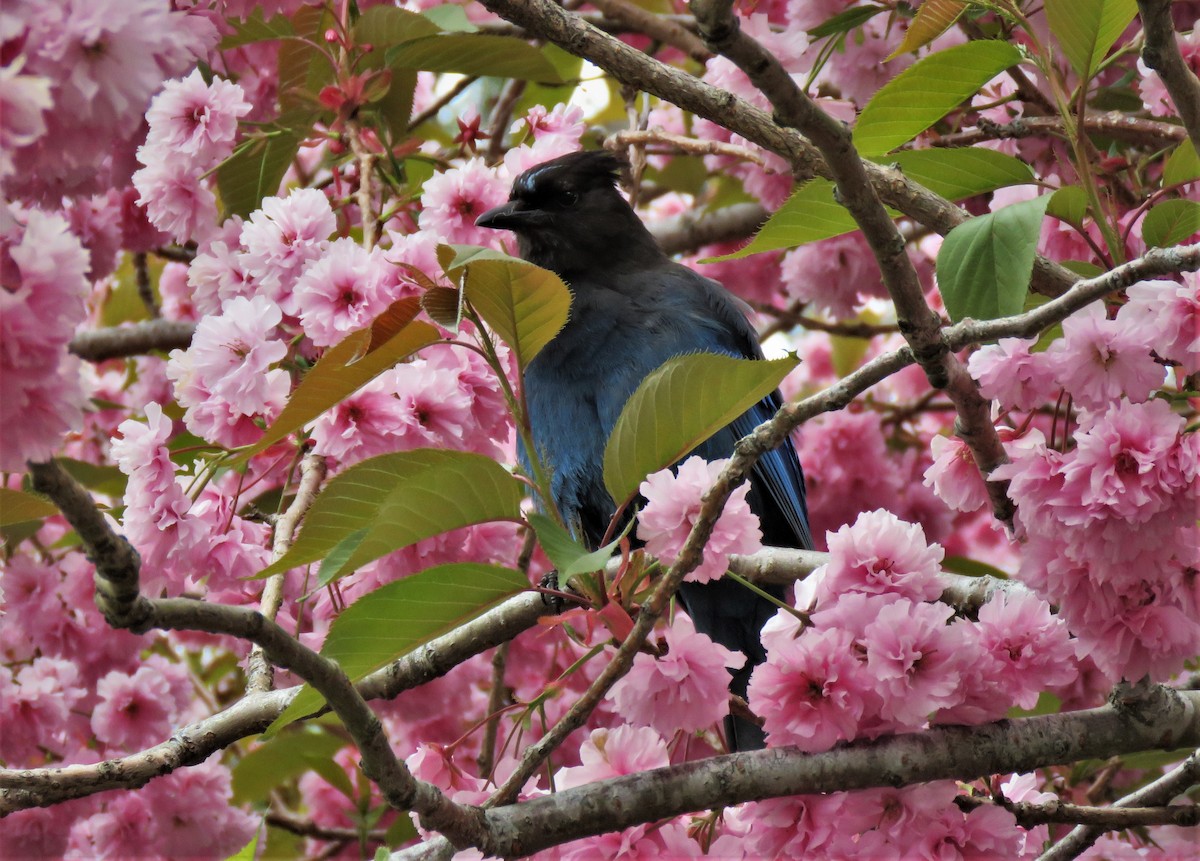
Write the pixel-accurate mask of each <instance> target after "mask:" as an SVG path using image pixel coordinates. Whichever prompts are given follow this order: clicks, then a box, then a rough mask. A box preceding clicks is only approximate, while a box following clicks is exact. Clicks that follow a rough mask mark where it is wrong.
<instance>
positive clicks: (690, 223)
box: [650, 203, 771, 254]
mask: <svg viewBox="0 0 1200 861" xmlns="http://www.w3.org/2000/svg"><path fill="white" fill-rule="evenodd" d="M770 214H771V213H769V212H767V211H766V210H765V209H763V208H762V207H761V206H759V205H758V204H757V203H735V204H733V205H732V206H726V207H722V208H721V209H718V210H716V211H714V212H706V213H704V214H703V215H699V216H697V215H696V214H695V213H693V212H684V213H681V214H680V215H676V216H672V217H671V218H664V219H662V220H661V221H659V222H656V223H655V224H653V225H651V227H650V232H651V233H653V234H654V238H655V239H656V240H658V244H659V246H660V247H661V248H662V250H663V251H665V252H666V253H667V254H686V253H688V252H690V251H695V250H696V249H697V248H703V247H704V246H705V245H712V244H714V243H717V242H730V241H733V240H736V239H745V238H747V237H748V236H750V235H752V234H753V233H754V231H756V230H758V228H759V227H761V226H762V223H763V222H764V221H766V220H767V217H768V216H769V215H770Z"/></svg>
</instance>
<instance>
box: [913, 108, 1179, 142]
mask: <svg viewBox="0 0 1200 861" xmlns="http://www.w3.org/2000/svg"><path fill="white" fill-rule="evenodd" d="M1083 127H1084V128H1085V129H1087V130H1088V131H1089V132H1092V133H1094V134H1101V135H1106V136H1108V137H1113V138H1117V139H1119V140H1123V141H1126V142H1128V143H1133V144H1141V145H1142V146H1153V147H1162V146H1170V145H1171V144H1177V143H1179V142H1180V141H1181V140H1183V139H1184V138H1186V137H1187V130H1186V129H1184V128H1183V127H1182V126H1177V125H1174V124H1172V123H1163V122H1158V121H1156V120H1147V119H1143V118H1142V117H1131V116H1128V115H1126V114H1122V113H1118V112H1117V111H1111V112H1109V113H1106V114H1097V113H1090V114H1088V115H1087V116H1085V117H1084V118H1083ZM1065 134H1066V132H1065V130H1064V128H1063V122H1062V119H1061V118H1059V117H1020V118H1018V119H1015V120H1013V121H1012V122H1011V123H1003V124H1001V123H995V122H991V121H990V120H986V119H981V120H980V121H979V125H978V127H977V128H973V129H967V130H965V131H961V132H952V133H950V134H946V135H942V136H941V137H938V138H933V139H932V140H930V141H929V144H930V145H931V146H936V147H963V146H971V145H972V144H977V143H980V142H981V141H991V140H1006V139H1010V138H1013V139H1020V138H1027V137H1036V136H1039V135H1058V136H1060V137H1061V136H1064V135H1065Z"/></svg>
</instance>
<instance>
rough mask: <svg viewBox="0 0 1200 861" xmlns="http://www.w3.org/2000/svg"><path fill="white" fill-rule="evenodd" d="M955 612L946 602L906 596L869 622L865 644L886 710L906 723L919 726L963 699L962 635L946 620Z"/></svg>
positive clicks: (890, 717) (885, 713) (888, 715)
mask: <svg viewBox="0 0 1200 861" xmlns="http://www.w3.org/2000/svg"><path fill="white" fill-rule="evenodd" d="M953 613H954V611H953V609H951V608H950V607H948V606H947V605H945V604H941V603H933V604H923V603H917V604H914V603H913V602H912V601H909V600H907V599H901V600H899V601H896V602H895V603H892V604H889V605H888V606H886V607H883V608H882V609H880V611H879V614H878V615H877V616H876V617H875V620H874V621H873V622H871V624H869V625H867V627H866V630H865V632H864V636H863V643H862V645H863V646H865V648H866V653H867V668H868V669H869V670H870V672H871V675H872V676H873V677H874V678H875V680H876V686H877V687H876V690H877V691H878V693H879V695H880V696H881V697H882V699H883V705H882V708H881V712H880V713H881V715H882V716H883V717H884V718H885V719H887V720H892V721H895V722H896V723H897V724H898V725H899V727H900V728H903V729H919V728H920V727H921V726H923V725H924V723H925V719H926V717H927V716H928V715H929V714H930V713H932V712H935V711H937V710H938V709H944V708H950V707H952V706H954V705H956V704H957V703H958V702H959V701H960V700H961V699H962V696H963V693H962V691H961V690H960V686H959V680H960V676H961V671H960V662H961V653H960V648H961V645H960V644H961V639H962V637H961V633H960V632H959V631H958V630H957V629H956V628H954V627H952V626H949V625H947V624H946V622H947V620H948V619H949V618H950V616H951V615H953Z"/></svg>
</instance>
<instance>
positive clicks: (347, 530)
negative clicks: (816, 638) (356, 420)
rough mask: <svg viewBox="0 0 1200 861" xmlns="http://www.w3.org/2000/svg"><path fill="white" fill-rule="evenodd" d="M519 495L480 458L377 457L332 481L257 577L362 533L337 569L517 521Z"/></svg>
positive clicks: (519, 489) (430, 453) (431, 454)
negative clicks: (459, 532)
mask: <svg viewBox="0 0 1200 861" xmlns="http://www.w3.org/2000/svg"><path fill="white" fill-rule="evenodd" d="M524 495H525V493H524V489H523V485H522V484H521V483H520V482H519V481H517V480H516V479H515V478H513V477H512V475H510V474H509V473H508V472H507V471H505V469H504V468H503V467H502V466H500V464H498V463H496V462H495V461H493V460H491V459H490V458H487V457H484V456H483V455H480V454H474V453H472V452H462V451H444V450H442V449H428V448H425V449H415V450H413V451H402V452H396V453H394V454H384V455H379V456H378V457H373V458H370V459H368V460H364V461H363V462H362V463H359V464H356V465H354V466H352V467H350V468H349V469H347V470H345V471H344V472H341V473H339V474H338V475H336V476H334V478H333V479H332V480H331V481H330V482H329V484H328V485H326V487H325V489H324V490H323V491H322V492H321V494H320V496H318V497H317V499H316V501H315V502H313V506H312V508H311V509H309V512H308V516H307V517H306V518H305V519H304V525H303V526H302V527H301V529H300V535H299V536H298V537H297V538H296V542H295V543H294V544H293V545H292V548H291V549H290V550H289V551H288V552H287V553H286V554H284V556H283V558H281V559H279V560H278V561H276V562H274V563H273V564H271V565H268V566H267V567H266V568H264V569H263V570H262V571H261V572H259V574H258V575H257V576H258V577H268V576H270V575H272V574H276V573H279V572H282V571H287V570H288V569H289V568H294V567H296V566H297V565H307V564H308V563H310V562H314V561H316V560H317V559H320V558H322V557H324V556H327V555H328V554H329V553H331V552H332V551H333V550H334V549H335V548H337V546H338V545H339V544H341V543H342V542H343V541H345V540H346V539H347V538H349V537H351V536H353V535H354V533H356V532H358V531H360V530H365V531H366V534H365V535H363V536H362V538H361V540H360V541H359V543H358V545H357V546H356V547H355V548H354V550H353V552H352V553H350V554H349V555H348V556H347V558H346V560H345V562H343V563H342V564H341V565H340V566H339V567H338V569H337V571H336V572H334V573H335V574H337V575H341V574H345V573H346V572H348V571H352V570H355V569H356V568H360V567H362V566H363V565H366V564H367V563H368V562H371V561H374V560H375V559H378V558H379V557H381V556H383V555H385V554H387V553H391V552H392V551H393V550H398V549H400V548H401V547H407V546H408V545H410V544H415V543H416V542H418V541H420V540H421V539H423V538H429V537H430V536H432V535H440V534H441V533H443V532H449V531H450V530H451V529H457V528H458V527H460V526H470V525H472V524H475V523H484V522H487V521H490V520H516V519H517V518H518V517H519V516H520V513H521V512H520V506H521V500H522V498H523V497H524Z"/></svg>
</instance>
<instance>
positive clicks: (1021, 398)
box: [967, 338, 1058, 410]
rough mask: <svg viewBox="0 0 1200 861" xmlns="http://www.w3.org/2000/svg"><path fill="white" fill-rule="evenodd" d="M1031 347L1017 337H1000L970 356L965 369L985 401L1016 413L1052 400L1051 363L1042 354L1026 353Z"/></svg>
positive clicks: (1053, 382)
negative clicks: (986, 399) (989, 400)
mask: <svg viewBox="0 0 1200 861" xmlns="http://www.w3.org/2000/svg"><path fill="white" fill-rule="evenodd" d="M1031 346H1033V343H1032V342H1029V341H1022V340H1020V339H1019V338H1001V339H1000V340H999V341H998V342H997V343H995V344H989V345H987V346H984V347H980V348H979V349H978V350H976V351H975V352H974V353H972V354H971V358H970V359H968V360H967V369H968V370H969V371H970V372H971V376H973V377H974V378H975V379H976V380H978V381H979V391H980V392H982V393H983V396H984V397H985V398H992V399H994V400H997V401H999V402H1000V404H1001V406H1004V407H1009V408H1012V409H1018V410H1032V409H1036V408H1038V407H1040V406H1042V405H1043V404H1045V403H1047V402H1048V401H1051V400H1053V399H1054V398H1055V396H1056V395H1057V392H1058V386H1057V384H1056V383H1055V380H1054V372H1053V367H1052V365H1051V362H1050V360H1049V359H1048V358H1047V356H1046V354H1045V353H1031V352H1029V348H1030V347H1031Z"/></svg>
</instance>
